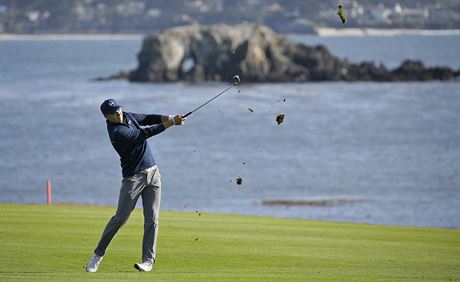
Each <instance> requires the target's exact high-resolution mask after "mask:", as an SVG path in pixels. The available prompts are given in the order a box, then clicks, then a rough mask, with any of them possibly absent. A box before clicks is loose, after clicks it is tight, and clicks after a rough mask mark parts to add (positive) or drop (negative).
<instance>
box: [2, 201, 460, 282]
mask: <svg viewBox="0 0 460 282" xmlns="http://www.w3.org/2000/svg"><path fill="white" fill-rule="evenodd" d="M0 212H1V217H0V248H1V263H0V281H31V280H40V281H50V280H54V281H66V280H74V281H85V280H98V281H100V280H102V281H105V280H119V281H139V280H150V281H306V280H344V281H350V280H361V281H373V280H383V281H387V280H391V281H393V280H404V281H407V280H429V281H432V280H444V281H449V280H457V281H458V280H460V230H448V229H435V228H412V227H392V226H378V225H364V224H348V223H335V222H320V221H307V220H295V219H277V218H269V217H249V216H236V215H222V214H207V213H202V214H201V216H199V215H198V214H197V213H186V212H169V211H162V212H161V216H160V229H159V231H160V233H159V237H158V239H159V241H158V243H157V264H156V265H155V268H154V270H153V271H152V272H150V273H139V272H136V270H135V269H134V268H133V264H134V263H135V262H139V261H140V256H141V242H142V234H143V217H142V210H141V209H136V210H135V211H134V212H133V214H132V215H131V217H130V219H129V220H128V222H127V224H126V225H125V226H124V227H123V228H122V229H121V230H120V232H119V233H118V235H117V236H116V237H115V239H114V240H113V241H112V244H111V245H110V246H109V249H108V250H107V253H106V256H105V257H104V260H103V261H102V263H101V266H100V268H99V271H98V273H86V272H85V266H86V263H87V261H88V260H89V258H90V257H91V255H92V252H93V250H94V248H95V246H96V244H97V242H98V240H99V236H100V235H101V233H102V230H103V228H104V227H105V224H106V223H107V221H108V220H109V218H110V217H111V216H112V215H113V213H114V212H115V209H114V208H110V207H88V206H71V205H58V206H51V207H48V206H39V205H10V204H0Z"/></svg>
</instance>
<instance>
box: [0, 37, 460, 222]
mask: <svg viewBox="0 0 460 282" xmlns="http://www.w3.org/2000/svg"><path fill="white" fill-rule="evenodd" d="M290 39H291V40H293V41H296V42H302V43H305V44H313V45H316V44H324V45H326V46H327V47H328V48H329V49H330V50H331V52H332V53H333V54H335V55H337V56H339V57H341V58H347V59H348V60H349V61H352V62H360V61H374V62H376V63H377V64H379V63H383V64H385V65H386V66H387V67H389V68H394V67H396V66H398V65H399V64H400V63H401V62H402V61H403V60H404V59H406V58H411V59H419V60H421V61H422V62H424V63H425V64H426V65H427V66H450V67H453V68H456V69H458V68H460V51H459V50H460V37H459V36H393V37H376V36H374V37H318V36H312V35H296V36H290ZM141 44H142V41H141V40H140V39H139V40H136V39H132V40H93V41H91V40H84V41H74V40H69V41H65V40H60V41H56V40H27V41H21V40H19V41H12V40H8V41H0V121H1V123H2V129H1V130H0V202H4V203H36V204H45V203H46V189H45V188H46V181H47V180H48V179H50V180H51V181H52V187H53V202H54V203H76V204H85V205H86V204H88V205H109V206H113V207H115V206H116V204H117V199H118V192H119V189H120V184H121V169H120V164H119V158H118V156H117V155H116V152H115V151H114V149H113V148H112V146H111V144H110V142H109V139H108V136H107V131H106V125H105V121H104V119H103V117H102V115H101V113H100V111H99V105H100V104H101V102H102V101H103V100H105V99H107V98H114V99H116V100H118V101H119V102H120V103H122V104H123V105H124V109H125V110H127V111H132V112H140V113H159V114H175V113H186V112H188V111H191V110H193V109H194V108H196V107H197V106H199V105H200V104H201V103H203V102H205V101H206V100H207V99H209V98H211V97H213V96H215V95H216V94H218V93H219V92H220V91H222V90H224V89H225V88H227V87H228V86H229V83H217V82H207V83H203V84H188V83H158V84H149V83H144V84H139V83H129V82H127V81H105V82H95V81H92V80H91V79H93V78H96V77H100V76H107V75H110V74H113V73H116V72H118V71H119V70H130V69H134V68H135V67H136V65H137V61H136V55H137V53H138V52H139V51H140V48H141ZM241 79H242V83H241V86H240V87H239V89H232V90H231V91H228V92H227V93H225V94H224V95H222V96H221V97H219V98H218V99H216V100H214V101H213V102H212V103H210V104H208V105H207V106H206V107H204V108H202V109H201V110H199V111H197V112H196V113H194V114H193V115H191V116H190V117H189V118H188V119H187V123H186V125H185V126H183V127H178V126H176V127H173V128H171V129H168V130H166V131H165V132H163V133H162V134H160V135H157V136H154V137H153V138H151V139H150V140H149V142H150V145H151V148H152V151H153V154H154V156H155V159H156V161H157V163H158V164H159V167H160V171H161V174H162V184H163V186H162V203H161V205H162V209H163V210H179V211H200V212H204V213H206V212H218V213H231V214H243V215H260V216H274V217H288V218H303V219H315V220H327V221H341V222H357V223H371V224H385V225H405V226H429V227H447V228H460V82H459V81H450V82H440V81H432V82H398V83H373V82H352V83H347V82H320V83H286V84H276V83H272V84H245V83H244V77H241ZM248 108H251V109H253V112H250V111H249V110H248ZM279 113H284V114H285V120H284V122H283V123H282V124H280V125H278V124H277V123H276V121H275V118H276V116H277V115H278V114H279ZM238 176H241V177H242V178H243V184H242V185H237V184H236V183H235V178H236V177H238ZM267 200H268V201H270V200H284V201H308V202H313V203H314V202H315V201H317V202H318V203H324V202H327V203H331V204H330V205H313V206H308V205H307V206H277V205H264V204H263V203H262V202H263V201H267ZM328 201H329V202H328ZM82 208H83V207H82Z"/></svg>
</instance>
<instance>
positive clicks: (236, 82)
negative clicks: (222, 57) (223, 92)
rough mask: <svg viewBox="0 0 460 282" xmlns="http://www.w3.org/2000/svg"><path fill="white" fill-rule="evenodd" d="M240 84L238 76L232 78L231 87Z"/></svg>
mask: <svg viewBox="0 0 460 282" xmlns="http://www.w3.org/2000/svg"><path fill="white" fill-rule="evenodd" d="M237 84H240V77H239V76H238V75H235V76H234V77H233V85H237Z"/></svg>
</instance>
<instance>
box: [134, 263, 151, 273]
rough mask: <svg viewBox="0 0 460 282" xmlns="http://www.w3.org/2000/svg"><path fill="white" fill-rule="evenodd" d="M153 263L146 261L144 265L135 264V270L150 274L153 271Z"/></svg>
mask: <svg viewBox="0 0 460 282" xmlns="http://www.w3.org/2000/svg"><path fill="white" fill-rule="evenodd" d="M152 267H153V263H152V262H151V261H144V262H143V263H136V264H134V268H135V269H137V270H139V271H140V272H149V271H150V270H152Z"/></svg>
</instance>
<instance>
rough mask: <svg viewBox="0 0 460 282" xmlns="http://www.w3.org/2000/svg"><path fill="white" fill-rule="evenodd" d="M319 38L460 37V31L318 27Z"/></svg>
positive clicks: (316, 29)
mask: <svg viewBox="0 0 460 282" xmlns="http://www.w3.org/2000/svg"><path fill="white" fill-rule="evenodd" d="M315 31H316V32H317V33H318V35H319V36H396V35H429V36H436V35H460V29H438V30H427V29H378V28H329V27H317V28H315Z"/></svg>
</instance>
